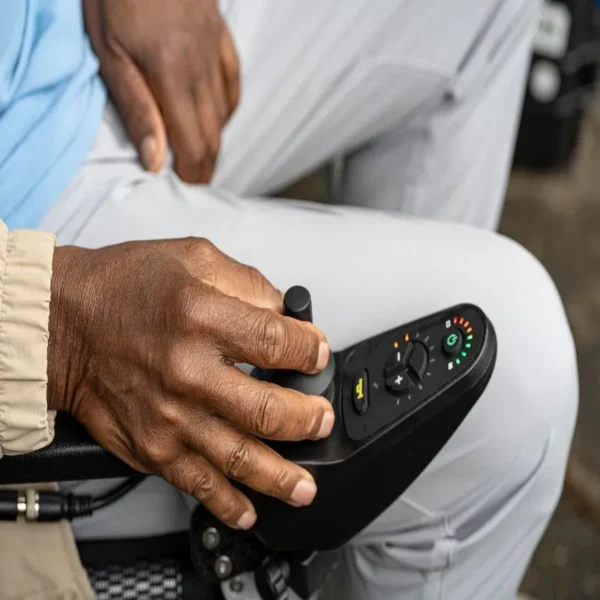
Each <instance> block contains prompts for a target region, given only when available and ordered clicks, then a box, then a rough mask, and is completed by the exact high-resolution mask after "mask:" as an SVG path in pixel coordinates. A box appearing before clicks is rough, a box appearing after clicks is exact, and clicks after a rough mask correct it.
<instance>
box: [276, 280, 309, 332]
mask: <svg viewBox="0 0 600 600" xmlns="http://www.w3.org/2000/svg"><path fill="white" fill-rule="evenodd" d="M283 307H284V314H285V316H286V317H292V319H298V321H310V322H311V323H312V320H313V314H312V300H311V297H310V292H309V291H308V290H307V289H306V288H305V287H302V286H301V285H295V286H294V287H291V288H290V289H289V290H288V291H287V292H286V293H285V296H284V297H283Z"/></svg>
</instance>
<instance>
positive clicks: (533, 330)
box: [350, 234, 578, 599]
mask: <svg viewBox="0 0 600 600" xmlns="http://www.w3.org/2000/svg"><path fill="white" fill-rule="evenodd" d="M474 236H475V237H477V234H474ZM473 241H475V242H476V243H475V244H473V245H472V250H471V256H469V258H468V259H466V260H467V262H468V263H469V264H468V265H467V267H468V268H465V269H464V270H462V275H464V277H465V279H466V280H467V281H466V282H465V284H464V285H465V286H467V289H468V290H469V291H470V294H471V297H472V298H473V302H474V303H476V304H479V305H480V306H481V308H483V309H484V310H485V312H486V313H487V314H488V316H489V317H490V319H491V321H492V322H493V323H494V326H495V329H496V333H497V337H498V358H497V363H496V368H495V371H494V374H493V376H492V379H491V381H490V383H489V385H488V388H487V389H486V391H485V392H484V394H483V395H482V397H481V399H480V400H479V402H478V403H477V405H476V406H475V407H474V409H473V410H472V412H471V413H470V414H469V416H468V417H467V419H466V420H465V422H464V423H463V424H462V426H461V427H460V428H459V430H458V431H457V432H456V434H455V435H454V436H453V437H452V439H451V440H450V441H449V443H448V444H447V445H446V446H445V448H444V449H443V450H442V452H441V453H440V454H439V455H438V456H437V457H436V459H435V460H434V461H433V463H432V464H431V465H430V466H429V467H428V469H426V471H425V472H424V473H423V474H422V476H421V477H420V478H419V479H418V480H417V481H416V482H415V483H414V484H413V485H412V486H411V487H410V488H409V489H408V490H407V492H406V493H405V494H404V496H403V497H402V498H400V499H399V500H398V502H396V503H395V504H394V505H393V506H392V507H390V509H388V510H387V511H386V512H385V513H384V514H383V515H382V516H381V517H380V518H379V519H377V520H376V521H375V522H374V523H373V524H372V525H371V526H370V527H369V528H368V529H367V530H366V531H365V532H364V533H363V534H362V535H361V536H359V538H358V539H357V540H356V544H355V547H354V549H353V550H352V552H351V559H350V560H352V562H353V563H354V567H355V568H356V572H357V574H358V575H359V579H360V580H361V581H362V584H364V585H365V586H367V587H368V588H371V589H372V586H377V587H378V588H380V589H381V591H382V593H381V595H377V594H375V596H373V595H372V592H369V594H371V595H369V596H368V597H374V598H375V597H377V598H379V597H381V598H395V597H397V594H398V593H400V591H402V594H403V596H402V597H403V598H404V597H406V598H408V599H412V598H419V599H423V598H430V597H431V598H436V599H437V598H444V599H446V598H453V599H454V598H456V599H459V598H461V599H462V598H477V599H479V598H482V599H483V598H494V599H496V598H503V599H504V598H510V597H511V595H512V598H514V593H515V592H516V589H517V587H518V585H519V582H520V580H521V578H522V575H523V572H524V570H525V568H526V566H527V564H528V561H529V559H530V557H531V554H532V552H533V550H534V549H535V547H536V545H537V543H538V541H539V539H540V537H541V535H542V533H543V531H544V529H545V527H546V525H547V523H548V520H549V518H550V516H551V514H552V512H553V510H554V508H555V506H556V503H557V500H558V497H559V494H560V490H561V488H562V482H563V477H564V469H565V464H566V460H567V457H568V452H569V447H570V442H571V438H572V434H573V428H574V422H575V416H576V412H577V391H578V390H577V369H576V358H575V350H574V344H573V340H572V336H571V332H570V329H569V326H568V322H567V318H566V315H565V311H564V309H563V305H562V302H561V300H560V297H559V295H558V292H557V290H556V288H555V286H554V283H553V282H552V280H551V278H550V276H549V275H548V273H547V272H546V271H545V269H544V268H543V267H542V265H541V264H540V263H539V262H538V261H537V260H536V259H535V258H534V257H533V256H532V255H531V254H530V253H529V252H527V251H526V250H524V249H522V248H521V247H520V246H518V245H517V244H515V243H513V242H511V241H509V240H506V239H504V238H502V237H500V236H494V237H491V236H485V237H484V238H483V239H482V240H481V241H480V240H471V242H473ZM475 248H476V250H474V249H475ZM465 250H466V248H465ZM473 252H477V253H478V255H477V256H474V255H472V254H473ZM464 266H465V265H463V266H462V267H464ZM462 267H459V270H460V269H462ZM469 273H478V274H477V275H474V276H473V275H471V276H469ZM357 585H358V586H359V588H360V587H362V585H361V584H360V583H357ZM384 589H385V590H386V592H385V593H384V592H383V590H384ZM417 590H418V592H417ZM411 591H413V592H414V594H411ZM394 594H396V595H394ZM357 597H360V596H357Z"/></svg>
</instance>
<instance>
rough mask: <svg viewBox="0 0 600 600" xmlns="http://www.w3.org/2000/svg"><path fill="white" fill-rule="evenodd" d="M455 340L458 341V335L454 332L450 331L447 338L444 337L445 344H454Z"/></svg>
mask: <svg viewBox="0 0 600 600" xmlns="http://www.w3.org/2000/svg"><path fill="white" fill-rule="evenodd" d="M456 342H458V336H457V335H456V334H455V333H451V334H450V335H449V336H448V337H447V338H446V344H448V346H450V347H452V346H454V345H455V344H456Z"/></svg>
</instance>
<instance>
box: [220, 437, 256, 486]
mask: <svg viewBox="0 0 600 600" xmlns="http://www.w3.org/2000/svg"><path fill="white" fill-rule="evenodd" d="M253 462H254V458H253V453H252V448H251V439H250V437H248V436H246V437H243V438H242V439H240V441H239V442H238V443H237V444H236V445H235V447H234V448H233V450H232V451H231V453H230V455H229V458H228V459H227V463H226V464H225V474H226V475H227V476H228V477H232V478H233V479H244V478H246V477H248V475H249V474H250V473H251V471H252V466H253Z"/></svg>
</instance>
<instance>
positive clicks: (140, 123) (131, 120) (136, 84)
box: [102, 57, 167, 172]
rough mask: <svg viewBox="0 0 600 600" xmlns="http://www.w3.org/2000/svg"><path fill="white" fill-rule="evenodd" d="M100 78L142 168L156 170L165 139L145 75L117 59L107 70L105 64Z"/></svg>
mask: <svg viewBox="0 0 600 600" xmlns="http://www.w3.org/2000/svg"><path fill="white" fill-rule="evenodd" d="M102 75H103V77H104V81H105V82H106V85H107V87H108V89H109V91H110V95H111V97H112V99H113V102H114V103H115V106H116V107H117V109H118V111H119V113H120V115H121V118H122V119H123V123H124V125H125V128H126V129H127V133H128V134H129V138H130V139H131V141H132V142H133V144H134V145H135V147H136V148H137V151H138V155H139V157H140V161H141V163H142V165H143V166H144V168H146V169H147V170H149V171H155V172H156V171H159V170H160V169H161V168H162V166H163V164H164V162H165V157H166V153H167V136H166V131H165V125H164V122H163V119H162V115H161V113H160V110H159V108H158V104H157V103H156V100H155V99H154V96H153V95H152V91H151V90H150V88H149V86H148V84H147V82H146V80H145V78H144V76H143V75H142V73H141V72H140V70H139V69H138V67H137V66H136V65H135V64H134V63H133V62H132V61H131V60H130V59H129V57H119V59H118V60H117V61H115V62H113V64H112V65H111V66H110V67H109V68H106V66H105V65H104V66H103V69H102Z"/></svg>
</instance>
